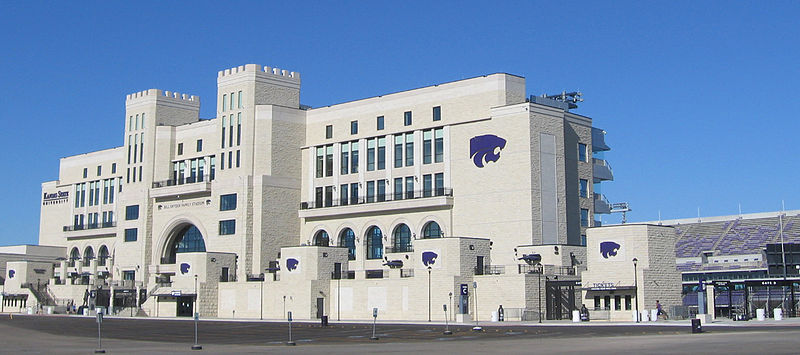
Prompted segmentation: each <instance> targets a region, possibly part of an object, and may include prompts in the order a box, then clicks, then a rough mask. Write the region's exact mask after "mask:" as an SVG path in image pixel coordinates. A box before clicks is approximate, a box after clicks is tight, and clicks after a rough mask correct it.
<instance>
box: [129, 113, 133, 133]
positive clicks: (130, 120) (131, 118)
mask: <svg viewBox="0 0 800 355" xmlns="http://www.w3.org/2000/svg"><path fill="white" fill-rule="evenodd" d="M128 130H129V131H133V116H131V117H128Z"/></svg>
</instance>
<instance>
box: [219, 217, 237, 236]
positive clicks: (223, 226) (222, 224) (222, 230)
mask: <svg viewBox="0 0 800 355" xmlns="http://www.w3.org/2000/svg"><path fill="white" fill-rule="evenodd" d="M234 233H236V220H235V219H229V220H225V221H219V235H230V234H234Z"/></svg>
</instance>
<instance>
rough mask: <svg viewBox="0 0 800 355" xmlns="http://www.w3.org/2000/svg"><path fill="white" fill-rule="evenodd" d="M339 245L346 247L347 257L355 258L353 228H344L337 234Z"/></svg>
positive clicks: (349, 258)
mask: <svg viewBox="0 0 800 355" xmlns="http://www.w3.org/2000/svg"><path fill="white" fill-rule="evenodd" d="M339 246H341V247H346V248H347V259H348V260H356V235H355V233H353V230H352V229H350V228H346V229H345V230H343V231H342V234H341V235H340V236H339Z"/></svg>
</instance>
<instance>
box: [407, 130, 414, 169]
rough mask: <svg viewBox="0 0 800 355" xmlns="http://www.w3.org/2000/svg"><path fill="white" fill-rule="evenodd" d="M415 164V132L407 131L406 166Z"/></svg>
mask: <svg viewBox="0 0 800 355" xmlns="http://www.w3.org/2000/svg"><path fill="white" fill-rule="evenodd" d="M413 165H414V133H406V166H413Z"/></svg>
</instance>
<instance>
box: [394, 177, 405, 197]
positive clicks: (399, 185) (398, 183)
mask: <svg viewBox="0 0 800 355" xmlns="http://www.w3.org/2000/svg"><path fill="white" fill-rule="evenodd" d="M394 199H395V200H402V199H403V178H395V179H394Z"/></svg>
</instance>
